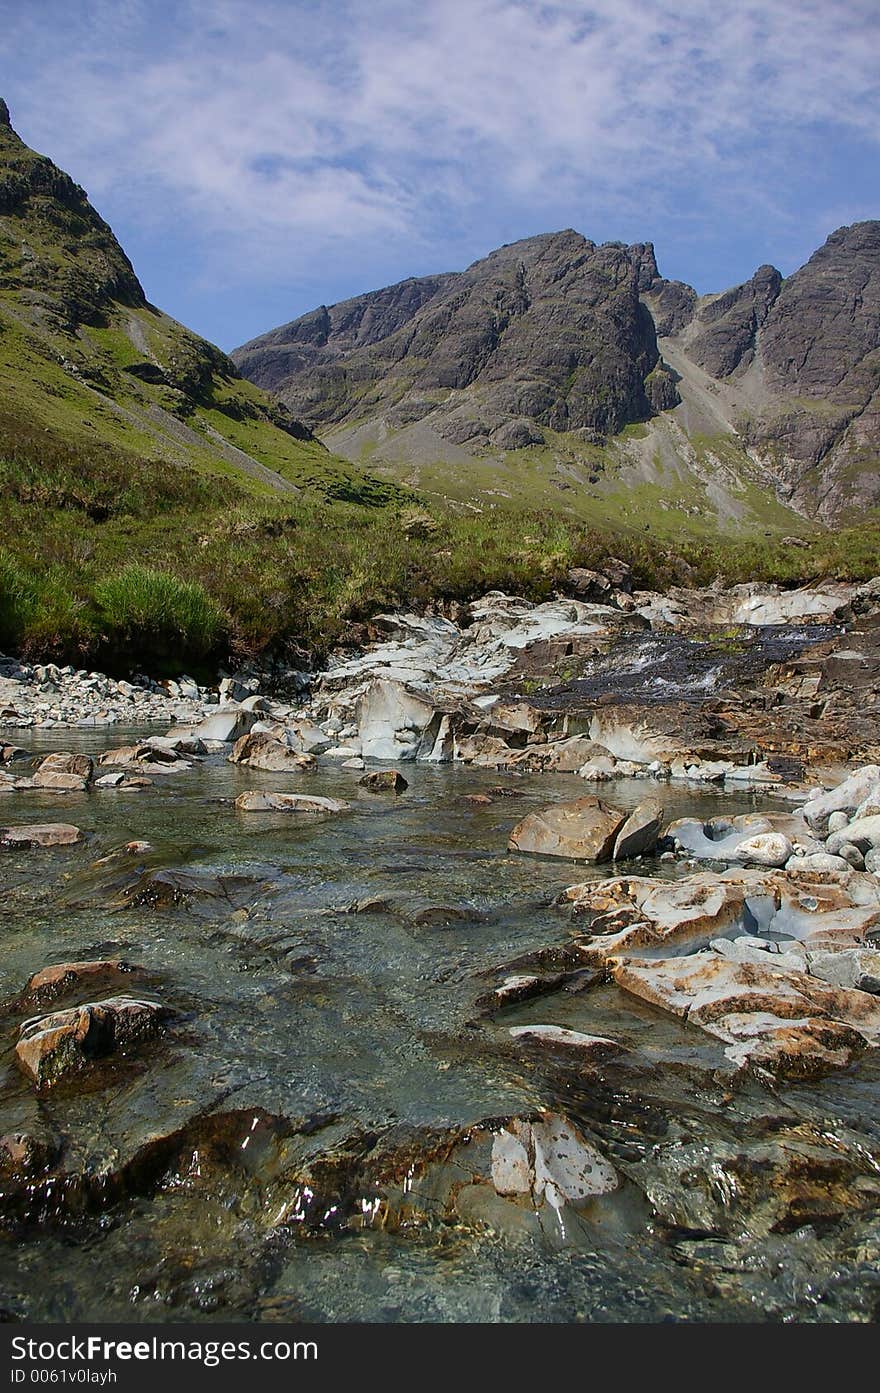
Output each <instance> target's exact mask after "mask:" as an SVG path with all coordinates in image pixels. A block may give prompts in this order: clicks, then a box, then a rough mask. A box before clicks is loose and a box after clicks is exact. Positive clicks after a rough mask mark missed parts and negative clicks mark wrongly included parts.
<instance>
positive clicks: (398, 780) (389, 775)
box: [358, 769, 409, 793]
mask: <svg viewBox="0 0 880 1393" xmlns="http://www.w3.org/2000/svg"><path fill="white" fill-rule="evenodd" d="M358 783H359V784H360V786H361V788H368V789H369V790H370V792H371V793H403V791H404V789H407V788H409V784H408V783H407V781H406V779H405V778H404V777H403V775H402V774H400V773H398V771H397V770H396V769H377V770H375V771H374V772H373V773H372V774H365V775H364V776H363V778H362V779H358Z"/></svg>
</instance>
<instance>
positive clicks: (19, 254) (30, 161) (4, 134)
mask: <svg viewBox="0 0 880 1393" xmlns="http://www.w3.org/2000/svg"><path fill="white" fill-rule="evenodd" d="M0 218H2V219H4V225H3V232H6V231H7V229H8V231H9V232H10V233H13V234H14V235H6V236H4V235H2V232H0V289H16V290H19V291H20V292H21V295H22V297H23V299H24V300H25V302H26V303H29V304H31V305H34V306H40V307H42V308H43V309H44V311H45V312H46V313H47V314H48V315H49V317H50V318H51V319H52V320H54V321H55V322H56V323H57V324H58V325H59V327H72V326H74V325H76V324H79V323H85V324H90V323H97V322H99V321H100V319H101V316H102V313H103V312H104V311H105V310H106V308H107V305H108V303H109V302H110V301H111V300H115V301H118V302H120V303H121V304H125V305H132V306H135V305H138V306H140V305H145V304H146V296H145V295H144V292H143V290H142V288H141V284H140V281H139V280H138V278H137V276H136V275H135V273H134V268H133V267H132V264H131V262H130V261H129V259H128V257H127V256H126V255H125V253H124V252H123V250H122V248H121V247H120V245H119V243H118V242H117V240H116V238H115V237H114V236H113V233H112V231H111V229H110V228H109V227H108V225H107V224H106V223H105V222H104V220H103V218H101V217H99V215H98V214H97V213H96V212H95V209H94V208H93V207H92V206H91V204H90V203H89V201H88V198H87V196H86V194H85V191H84V190H83V189H81V188H80V187H79V185H78V184H75V183H74V181H73V180H72V179H71V178H70V176H69V175H68V174H65V173H64V171H63V170H61V169H59V168H58V166H57V165H55V164H53V163H52V161H51V160H49V159H47V158H46V157H45V156H44V155H38V154H37V153H36V152H35V151H34V150H31V149H29V148H28V146H27V145H25V143H24V141H23V140H21V139H20V138H19V136H18V135H17V134H16V132H15V131H14V130H13V129H12V125H11V123H10V118H9V108H8V107H7V105H6V103H5V102H3V101H0Z"/></svg>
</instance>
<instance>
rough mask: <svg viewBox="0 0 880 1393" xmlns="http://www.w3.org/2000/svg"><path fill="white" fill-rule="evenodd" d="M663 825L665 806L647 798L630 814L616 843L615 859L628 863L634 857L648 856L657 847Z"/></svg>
mask: <svg viewBox="0 0 880 1393" xmlns="http://www.w3.org/2000/svg"><path fill="white" fill-rule="evenodd" d="M662 823H663V804H662V803H661V802H660V801H659V799H657V798H646V799H645V800H644V801H643V802H641V803H639V805H638V807H637V808H635V809H634V810H633V812H631V813H630V815H629V817H628V818H627V819H626V822H625V823H624V824H623V826H622V827H621V829H620V831H619V832H618V834H617V837H616V838H615V841H614V851H613V859H614V860H615V861H628V860H630V859H631V858H632V857H634V856H646V855H647V854H648V853H649V852H652V851H653V850H654V848H655V846H656V845H657V838H658V836H659V835H660V828H661V826H662Z"/></svg>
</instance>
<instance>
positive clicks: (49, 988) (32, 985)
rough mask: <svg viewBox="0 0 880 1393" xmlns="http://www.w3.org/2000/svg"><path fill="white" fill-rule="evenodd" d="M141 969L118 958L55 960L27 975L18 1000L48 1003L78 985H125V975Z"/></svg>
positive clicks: (26, 1003) (25, 1003)
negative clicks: (56, 961) (64, 961)
mask: <svg viewBox="0 0 880 1393" xmlns="http://www.w3.org/2000/svg"><path fill="white" fill-rule="evenodd" d="M140 972H141V969H140V968H137V967H132V966H131V964H129V963H126V962H123V961H122V959H121V958H103V959H98V960H95V961H92V962H73V963H54V964H53V965H52V966H51V967H44V968H41V969H40V971H39V972H35V973H34V974H33V976H32V977H30V978H29V979H28V981H27V983H26V985H25V988H24V991H23V992H22V993H21V996H20V998H19V1002H20V1004H21V1005H22V1006H23V1007H24V1008H25V1009H27V1008H31V1007H35V1006H37V1007H39V1006H50V1005H51V1004H52V1002H53V1001H57V1000H58V999H59V997H63V996H69V995H70V993H71V992H73V991H79V990H80V989H81V988H84V989H85V990H86V991H91V992H93V991H96V990H100V991H105V990H107V989H110V990H112V989H113V988H115V987H120V986H124V985H125V982H126V979H127V978H131V977H132V976H133V975H138V974H140Z"/></svg>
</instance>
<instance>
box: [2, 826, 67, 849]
mask: <svg viewBox="0 0 880 1393" xmlns="http://www.w3.org/2000/svg"><path fill="white" fill-rule="evenodd" d="M81 840H82V832H81V831H80V829H79V828H78V827H74V826H73V825H72V824H71V823H69V822H43V823H29V824H25V825H23V826H20V827H0V846H5V847H16V846H18V847H52V846H73V845H74V844H75V843H76V842H79V841H81Z"/></svg>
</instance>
